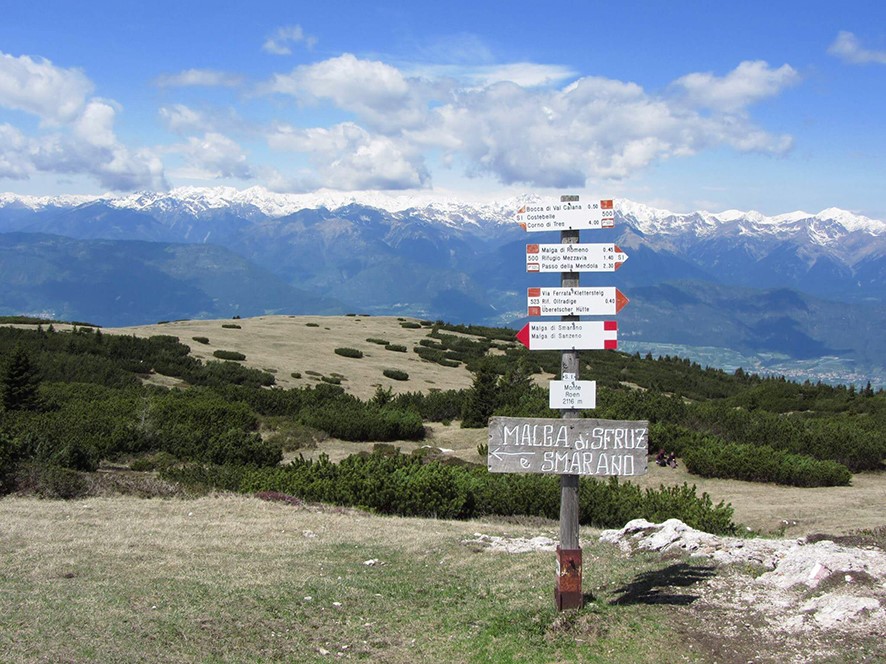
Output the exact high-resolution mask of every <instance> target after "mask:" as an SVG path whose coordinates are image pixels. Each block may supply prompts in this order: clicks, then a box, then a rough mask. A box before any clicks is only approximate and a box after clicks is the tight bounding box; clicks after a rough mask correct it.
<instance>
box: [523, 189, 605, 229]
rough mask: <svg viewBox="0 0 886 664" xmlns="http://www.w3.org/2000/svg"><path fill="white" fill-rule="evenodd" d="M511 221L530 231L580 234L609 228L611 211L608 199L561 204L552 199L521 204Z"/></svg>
mask: <svg viewBox="0 0 886 664" xmlns="http://www.w3.org/2000/svg"><path fill="white" fill-rule="evenodd" d="M574 198H578V196H575V197H574ZM514 219H515V220H516V221H517V223H518V224H520V225H521V226H522V227H523V228H524V229H526V230H527V231H530V232H532V231H580V230H585V229H596V228H612V227H613V226H614V225H615V210H614V209H613V208H612V201H611V200H596V201H592V200H588V201H584V202H582V201H578V200H576V201H568V202H563V201H561V200H560V199H559V198H556V199H553V198H552V199H545V200H542V201H541V202H538V203H527V204H526V205H523V206H522V207H520V209H519V210H517V213H516V215H515V216H514Z"/></svg>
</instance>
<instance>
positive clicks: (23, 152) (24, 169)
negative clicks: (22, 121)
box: [0, 124, 33, 180]
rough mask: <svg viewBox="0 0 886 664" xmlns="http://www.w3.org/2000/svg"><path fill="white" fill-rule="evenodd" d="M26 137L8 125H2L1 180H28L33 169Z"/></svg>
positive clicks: (0, 130) (0, 133)
mask: <svg viewBox="0 0 886 664" xmlns="http://www.w3.org/2000/svg"><path fill="white" fill-rule="evenodd" d="M28 149H29V144H28V140H27V139H26V138H25V135H24V134H22V133H21V132H20V131H19V130H18V129H16V128H15V127H13V126H12V125H8V124H0V178H10V179H12V180H24V179H27V178H28V177H29V176H30V174H31V171H32V170H33V168H32V167H31V163H30V157H29V155H28Z"/></svg>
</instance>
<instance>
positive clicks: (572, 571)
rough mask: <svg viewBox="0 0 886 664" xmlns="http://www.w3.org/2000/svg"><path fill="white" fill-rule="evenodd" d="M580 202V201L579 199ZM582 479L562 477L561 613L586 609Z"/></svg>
mask: <svg viewBox="0 0 886 664" xmlns="http://www.w3.org/2000/svg"><path fill="white" fill-rule="evenodd" d="M576 198H577V197H576ZM578 241H579V232H578V231H577V230H569V231H560V244H564V245H565V244H578ZM578 286H579V273H578V272H561V273H560V287H561V288H578ZM560 320H563V321H577V320H579V316H574V315H569V316H562V317H561V319H560ZM578 374H579V365H578V351H577V350H564V351H561V352H560V380H562V381H568V380H578V377H579V376H578ZM562 417H563V419H565V420H568V419H577V418H580V417H581V412H580V411H578V410H576V409H574V408H570V409H568V410H563V412H562ZM578 527H579V519H578V475H561V476H560V544H558V545H557V585H556V587H555V589H554V601H555V603H556V604H557V609H559V610H560V611H562V610H564V609H580V608H581V607H582V606H584V595H583V594H582V589H581V571H582V558H581V544H580V542H579V537H578Z"/></svg>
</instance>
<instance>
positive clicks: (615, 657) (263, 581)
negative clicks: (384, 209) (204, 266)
mask: <svg viewBox="0 0 886 664" xmlns="http://www.w3.org/2000/svg"><path fill="white" fill-rule="evenodd" d="M404 322H407V321H403V320H402V319H397V318H393V317H367V316H345V317H319V316H300V317H291V316H267V317H260V318H254V319H242V320H240V319H237V320H214V321H176V322H169V323H163V324H157V325H153V326H143V327H137V328H120V329H104V330H102V332H103V334H123V335H136V336H144V337H149V336H152V335H158V334H163V335H173V336H176V337H178V338H179V339H180V341H181V342H182V343H185V344H187V345H188V346H189V347H190V349H191V354H192V355H193V356H195V357H198V358H200V359H203V360H211V359H213V358H214V357H218V355H214V354H215V353H216V351H226V352H229V353H239V354H241V355H243V356H245V359H244V360H242V361H241V362H239V363H240V364H242V365H244V366H248V367H252V368H255V369H260V370H262V371H266V372H269V373H271V374H273V375H274V377H275V379H276V382H277V384H278V385H279V386H281V387H284V388H289V387H304V386H310V385H318V384H320V383H322V382H329V381H330V379H331V380H334V381H336V384H340V386H341V387H342V388H343V389H344V390H346V391H347V392H349V393H351V394H353V395H355V396H357V397H359V398H360V399H364V400H365V399H369V398H371V397H372V396H373V394H374V393H375V392H376V390H377V388H378V387H379V386H380V387H382V388H383V389H387V388H390V389H391V391H392V392H393V393H394V394H397V393H402V392H410V391H421V392H425V393H427V392H429V391H430V390H438V389H439V390H450V389H464V388H469V387H470V386H471V384H472V379H473V375H472V374H471V373H470V372H469V371H468V370H467V369H466V368H465V366H464V365H462V366H458V367H448V366H441V365H440V364H438V363H434V362H428V361H425V360H422V359H421V358H420V357H419V356H418V355H417V354H416V353H414V352H413V348H415V347H417V346H418V345H419V344H420V342H421V340H422V339H425V338H426V337H427V336H428V335H429V332H430V330H429V328H428V327H427V326H420V325H416V324H414V322H413V324H412V325H406V326H404V325H403V323H404ZM57 327H58V328H62V327H63V326H57ZM452 334H458V333H452ZM381 342H385V344H383V343H381ZM386 345H391V346H393V347H395V348H396V347H405V348H406V349H407V352H401V351H398V350H387V349H386ZM341 348H348V349H355V350H357V351H359V356H348V355H347V354H342V353H338V352H336V349H341ZM493 352H494V351H493ZM385 370H397V371H401V372H406V373H408V376H409V378H408V380H405V381H403V380H395V379H391V378H389V377H387V376H385V375H384V372H385ZM582 378H587V379H592V378H593V376H585V375H583V376H582ZM146 380H147V382H149V383H152V384H155V385H164V386H167V387H172V386H179V385H181V386H183V385H184V384H183V383H182V382H181V381H180V380H178V379H175V378H169V377H165V376H162V375H159V374H157V373H154V374H152V375H151V376H150V377H148V378H147V379H146ZM535 380H536V381H544V380H545V377H544V376H536V377H535ZM426 430H427V436H426V438H425V439H424V440H421V441H399V442H395V443H394V444H395V445H396V446H397V447H400V448H401V449H402V450H403V451H404V452H411V451H412V450H414V449H416V448H419V447H422V446H432V447H436V448H439V449H440V450H442V451H443V453H444V454H446V455H451V456H456V457H459V458H461V459H463V460H465V461H470V462H475V463H477V462H482V457H481V456H480V453H479V451H478V446H480V445H482V444H483V443H485V442H486V436H487V434H486V431H485V430H484V429H462V428H461V427H460V426H459V423H458V422H428V423H427V424H426ZM267 433H268V432H264V431H263V434H267ZM315 442H316V446H315V447H312V448H311V447H308V448H303V449H298V450H295V451H289V452H287V454H286V456H287V457H289V458H291V457H293V456H298V455H299V454H301V455H304V456H306V457H309V458H319V457H320V455H326V456H328V457H329V458H330V459H331V460H332V461H340V460H342V459H344V458H345V457H347V456H349V455H351V454H353V453H355V452H359V451H369V450H371V449H372V446H373V443H372V442H350V441H344V440H340V439H337V438H334V437H330V436H320V437H318V438H317V440H316V441H315ZM97 475H98V476H101V477H103V478H104V480H103V481H101V482H98V484H97V485H100V486H101V487H102V488H101V490H99V491H94V492H93V495H90V496H89V497H87V498H83V499H79V500H71V501H57V500H46V499H39V498H36V497H31V496H21V495H11V496H6V497H2V498H0V663H6V662H9V663H13V662H14V663H18V662H26V663H29V662H34V663H37V662H76V663H80V662H315V661H316V662H323V661H335V660H339V659H341V660H358V661H369V662H391V663H393V664H398V663H406V662H601V663H602V662H615V663H634V662H659V663H661V662H664V663H668V662H703V663H712V662H720V663H727V664H738V663H739V662H741V664H745V663H746V662H748V661H754V662H767V661H773V662H774V661H822V662H855V661H872V662H873V661H877V659H876V658H877V657H878V656H880V655H883V650H882V644H881V642H879V641H878V640H877V639H874V638H858V639H855V640H852V641H850V642H846V643H845V644H842V645H843V646H845V648H844V652H845V655H841V654H834V652H833V651H831V650H827V649H826V648H825V649H822V643H821V642H820V641H818V640H816V638H815V637H813V636H809V635H806V636H803V637H802V638H798V640H797V642H796V643H790V644H786V643H782V642H781V641H780V640H779V638H777V636H774V635H773V634H772V633H771V632H767V631H766V630H765V629H764V628H763V626H750V625H745V626H744V627H742V626H741V625H743V623H742V619H741V617H740V616H737V615H734V614H730V613H728V612H727V613H722V612H718V611H716V610H714V609H712V608H711V607H712V605H711V604H706V603H705V602H704V601H703V600H704V596H705V594H706V593H707V592H709V587H708V585H707V583H708V581H709V580H710V579H713V578H715V577H718V576H719V575H723V574H726V573H725V572H720V571H716V570H715V569H714V568H713V566H712V565H711V563H710V562H708V561H703V560H702V561H700V560H698V559H692V558H687V557H684V556H671V555H669V556H659V555H653V554H642V555H635V556H633V557H626V556H625V555H623V554H621V553H620V552H619V551H617V550H616V549H615V548H614V547H612V546H610V545H604V544H600V543H598V542H597V537H598V535H599V531H598V530H596V529H593V528H587V527H583V528H582V529H581V540H582V547H583V552H584V591H585V594H586V600H587V604H586V607H585V608H584V609H583V610H581V611H579V612H567V613H562V614H560V613H558V612H557V611H556V610H555V608H554V600H553V589H554V574H555V570H554V566H555V556H554V553H553V552H550V551H546V552H538V551H536V552H529V553H520V554H507V553H502V552H497V551H493V550H490V549H488V548H486V547H484V546H482V545H481V544H480V543H478V542H477V541H476V539H477V534H478V533H482V534H485V535H496V536H503V537H512V538H516V537H525V538H531V537H537V536H546V537H550V538H552V539H555V540H556V539H557V537H558V524H557V523H556V521H551V520H545V519H541V518H537V517H500V518H488V519H484V520H474V521H446V520H437V519H434V520H424V519H417V518H403V517H392V516H380V515H373V514H369V513H366V512H361V511H358V510H354V509H350V508H342V507H333V506H327V505H319V504H308V503H304V502H302V501H298V500H295V501H292V503H285V502H269V501H265V500H260V499H259V498H257V497H252V496H248V495H229V494H211V495H203V496H199V497H195V496H189V495H187V494H184V493H183V492H181V491H176V490H175V489H174V488H171V487H162V490H161V487H160V485H161V483H160V481H159V480H156V482H157V485H156V487H155V489H156V490H154V491H153V494H154V495H155V496H161V495H165V496H167V497H155V498H151V499H144V498H137V497H135V496H134V495H117V491H116V490H115V489H114V488H113V487H120V486H136V487H138V486H147V485H149V484H150V483H151V482H152V481H154V480H152V479H151V478H152V477H153V475H152V474H149V473H131V471H129V470H128V469H127V468H126V467H125V465H109V464H105V466H103V467H102V469H101V470H100V471H99V473H98V474H97ZM634 481H636V482H637V483H638V484H639V485H640V486H641V487H644V488H646V487H650V488H657V487H659V486H661V485H665V486H678V485H682V484H683V483H688V484H690V485H695V486H696V487H697V490H698V493H699V494H701V493H702V492H704V493H707V494H709V495H710V496H711V498H712V499H713V500H714V501H715V502H719V501H725V502H727V503H730V504H731V505H732V507H733V508H734V521H735V522H736V523H737V524H739V526H741V530H743V531H745V530H746V529H748V530H752V531H754V532H756V533H760V534H763V535H764V536H773V535H778V536H782V535H783V536H787V537H795V536H801V535H809V534H815V533H828V534H834V535H839V534H846V533H853V532H855V531H859V530H873V529H877V528H880V529H882V527H883V526H884V525H886V520H884V517H883V510H882V507H883V505H886V474H884V473H883V472H879V473H878V472H864V473H857V474H855V475H853V478H852V482H851V485H850V486H838V487H821V488H797V487H790V486H781V485H774V484H771V483H760V482H744V481H739V480H727V479H713V478H701V477H698V476H695V475H691V474H689V473H687V472H686V470H685V468H684V467H683V466H682V465H680V466H679V467H677V468H669V467H665V468H662V467H658V466H656V465H655V464H650V466H649V472H648V474H647V475H645V476H643V477H640V478H636V479H635V480H634ZM127 482H131V485H127ZM109 487H110V488H109ZM127 492H128V493H132V494H139V493H140V491H138V490H131V491H129V490H128V491H127ZM144 493H147V494H151V493H152V490H150V488H149V490H147V491H145V492H144ZM755 573H758V572H756V571H755V570H751V569H748V570H738V571H737V572H729V574H738V575H739V576H741V577H742V578H743V579H745V580H747V581H750V580H751V579H752V578H753V575H754V574H755ZM697 600H698V601H697ZM726 623H729V624H730V625H733V626H736V625H737V626H738V627H736V628H735V629H733V630H732V631H731V632H730V634H729V635H727V634H726V633H725V631H723V630H720V629H718V624H726ZM736 634H737V635H738V636H736ZM798 653H799V654H798ZM797 657H806V658H807V659H802V658H801V659H797Z"/></svg>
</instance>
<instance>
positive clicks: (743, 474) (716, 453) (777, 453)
mask: <svg viewBox="0 0 886 664" xmlns="http://www.w3.org/2000/svg"><path fill="white" fill-rule="evenodd" d="M683 462H684V463H685V464H686V469H687V470H688V471H689V472H690V473H695V474H696V475H701V476H702V477H720V478H725V479H739V480H746V481H750V482H775V483H776V484H786V485H789V486H803V487H814V486H848V485H849V483H850V481H851V479H852V473H850V472H849V469H848V468H846V466H843V465H841V464H839V463H837V462H835V461H819V460H816V459H813V458H812V457H809V456H806V455H803V454H791V453H790V452H786V451H784V450H777V449H773V448H772V447H769V446H768V445H742V444H739V443H724V442H723V441H718V440H714V439H709V440H708V441H707V442H705V443H704V444H701V445H697V446H695V447H692V448H690V449H688V450H686V452H685V453H684V457H683Z"/></svg>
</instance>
